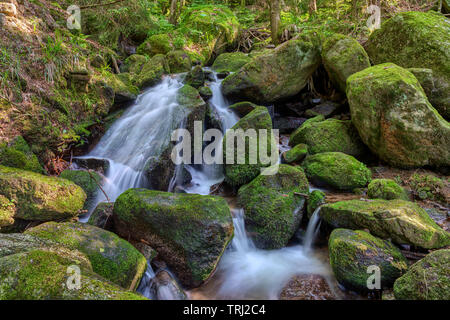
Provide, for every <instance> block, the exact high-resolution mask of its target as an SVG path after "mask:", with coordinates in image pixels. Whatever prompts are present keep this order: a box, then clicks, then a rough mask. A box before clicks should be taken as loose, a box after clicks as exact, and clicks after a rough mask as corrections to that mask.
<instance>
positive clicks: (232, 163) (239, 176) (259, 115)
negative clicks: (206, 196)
mask: <svg viewBox="0 0 450 320" xmlns="http://www.w3.org/2000/svg"><path fill="white" fill-rule="evenodd" d="M231 129H233V130H238V129H242V130H243V131H244V135H239V134H238V133H236V131H235V133H236V135H235V136H233V133H232V132H230V131H228V132H227V133H226V134H225V137H224V139H223V157H224V158H223V159H224V161H223V162H224V166H225V181H226V182H227V183H228V184H230V185H232V186H241V185H243V184H246V183H248V182H250V181H252V180H253V179H254V178H256V177H257V176H258V175H259V174H260V172H261V169H262V168H264V167H267V166H269V165H270V164H271V163H262V162H261V159H260V157H259V149H260V143H261V144H262V142H260V140H259V139H260V138H259V137H260V135H261V131H260V130H261V129H265V130H266V134H267V135H266V137H267V150H268V151H267V154H270V152H271V151H272V152H276V153H277V154H278V151H276V150H274V149H277V148H278V147H277V144H276V142H275V139H274V136H273V133H272V119H271V118H270V115H269V112H268V111H267V108H266V107H256V108H255V110H253V111H252V112H250V113H249V114H247V115H246V116H245V117H243V118H241V119H240V120H239V121H238V122H237V123H236V124H235V125H234V126H233V127H232V128H231ZM248 129H254V130H255V131H256V132H255V135H254V136H251V137H250V136H249V139H246V138H245V131H247V130H248ZM230 140H231V141H230ZM227 144H230V146H234V148H233V153H232V156H233V158H231V157H230V156H229V155H227V153H229V151H227V150H229V148H227ZM239 144H241V145H245V153H243V154H241V153H239V152H238V151H239V150H238V145H239ZM252 158H253V159H252ZM252 160H255V161H252ZM252 162H255V163H252Z"/></svg>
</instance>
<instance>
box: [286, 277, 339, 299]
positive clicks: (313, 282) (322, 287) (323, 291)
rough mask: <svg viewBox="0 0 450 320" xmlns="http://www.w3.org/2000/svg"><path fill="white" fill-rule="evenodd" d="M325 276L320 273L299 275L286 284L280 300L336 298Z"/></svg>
mask: <svg viewBox="0 0 450 320" xmlns="http://www.w3.org/2000/svg"><path fill="white" fill-rule="evenodd" d="M335 299H336V296H335V294H334V293H333V291H332V290H331V289H330V286H329V285H328V283H327V281H326V280H325V278H323V277H322V276H319V275H314V274H311V275H298V276H295V277H293V278H292V279H291V280H289V282H288V283H287V284H286V285H285V286H284V288H283V290H282V291H281V293H280V300H335Z"/></svg>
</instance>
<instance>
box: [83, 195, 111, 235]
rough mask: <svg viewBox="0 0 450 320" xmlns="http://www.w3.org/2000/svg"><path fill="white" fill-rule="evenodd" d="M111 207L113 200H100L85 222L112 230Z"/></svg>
mask: <svg viewBox="0 0 450 320" xmlns="http://www.w3.org/2000/svg"><path fill="white" fill-rule="evenodd" d="M113 208H114V202H100V203H99V204H98V205H97V207H95V209H94V211H92V213H91V216H90V217H89V220H88V222H87V224H90V225H91V226H95V227H98V228H101V229H105V230H108V231H113V227H114V225H113V218H112V213H113Z"/></svg>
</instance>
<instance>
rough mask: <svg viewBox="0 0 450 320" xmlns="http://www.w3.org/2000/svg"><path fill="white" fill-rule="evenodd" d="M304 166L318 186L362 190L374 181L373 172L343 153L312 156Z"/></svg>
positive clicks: (309, 176) (307, 158)
mask: <svg viewBox="0 0 450 320" xmlns="http://www.w3.org/2000/svg"><path fill="white" fill-rule="evenodd" d="M302 166H303V167H304V168H305V172H306V175H307V176H308V179H310V181H312V182H313V183H315V184H316V185H318V186H328V187H332V188H336V189H339V190H353V189H355V188H362V187H365V186H367V184H368V183H369V182H370V180H371V179H372V172H371V171H370V170H369V169H368V168H367V167H366V166H365V165H364V164H363V163H361V162H359V161H358V160H356V159H355V158H353V157H352V156H349V155H346V154H344V153H341V152H324V153H318V154H315V155H310V156H308V157H306V159H305V161H304V162H303V164H302Z"/></svg>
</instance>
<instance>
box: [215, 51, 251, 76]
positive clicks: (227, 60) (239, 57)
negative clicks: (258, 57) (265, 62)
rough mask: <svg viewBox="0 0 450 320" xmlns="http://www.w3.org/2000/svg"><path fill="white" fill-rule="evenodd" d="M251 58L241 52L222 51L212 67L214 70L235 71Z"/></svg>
mask: <svg viewBox="0 0 450 320" xmlns="http://www.w3.org/2000/svg"><path fill="white" fill-rule="evenodd" d="M251 60H252V59H251V58H250V57H249V56H248V55H246V54H245V53H243V52H231V53H222V54H221V55H220V56H218V57H217V58H216V60H215V61H214V64H213V65H212V69H213V70H214V71H216V72H219V73H220V72H237V71H239V69H241V68H242V67H243V66H244V65H245V64H247V63H249V62H250V61H251Z"/></svg>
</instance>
